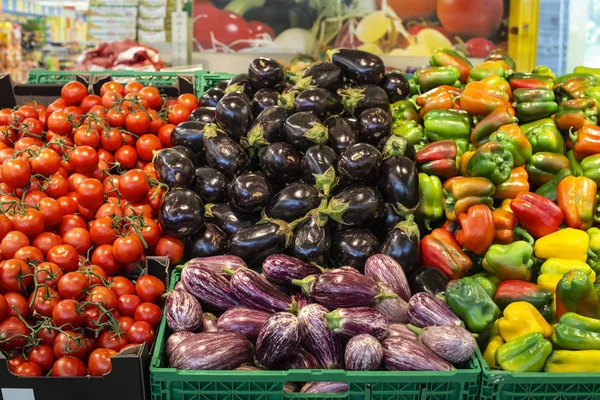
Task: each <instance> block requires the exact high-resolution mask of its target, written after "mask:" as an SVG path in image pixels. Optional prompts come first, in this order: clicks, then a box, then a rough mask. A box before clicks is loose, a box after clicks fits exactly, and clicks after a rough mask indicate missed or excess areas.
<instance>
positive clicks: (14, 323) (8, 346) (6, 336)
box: [0, 317, 154, 352]
mask: <svg viewBox="0 0 600 400" xmlns="http://www.w3.org/2000/svg"><path fill="white" fill-rule="evenodd" d="M134 325H135V324H134ZM148 326H150V325H148ZM132 328H133V325H132ZM150 329H152V327H150ZM138 331H140V332H138V333H137V334H138V336H137V337H138V338H140V337H141V333H142V332H141V331H142V330H141V329H138ZM28 333H29V332H28V329H27V326H25V324H24V323H23V322H22V321H21V320H20V319H19V318H16V317H8V318H6V319H5V320H4V321H2V322H0V337H1V338H2V341H0V350H4V351H7V352H10V351H12V350H20V349H22V348H23V346H25V344H26V343H27V334H28ZM152 333H153V334H154V331H152ZM153 339H154V338H153Z"/></svg>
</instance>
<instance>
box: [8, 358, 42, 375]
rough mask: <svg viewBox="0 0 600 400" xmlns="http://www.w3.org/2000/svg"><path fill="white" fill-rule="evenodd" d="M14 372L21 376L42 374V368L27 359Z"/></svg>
mask: <svg viewBox="0 0 600 400" xmlns="http://www.w3.org/2000/svg"><path fill="white" fill-rule="evenodd" d="M14 374H15V375H19V376H42V369H41V368H40V366H39V365H37V364H36V363H34V362H30V361H25V362H24V363H22V364H19V365H18V366H17V367H16V368H15V370H14Z"/></svg>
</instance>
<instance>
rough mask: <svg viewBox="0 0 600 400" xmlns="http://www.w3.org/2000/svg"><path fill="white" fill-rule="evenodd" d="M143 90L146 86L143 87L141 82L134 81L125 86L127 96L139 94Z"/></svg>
mask: <svg viewBox="0 0 600 400" xmlns="http://www.w3.org/2000/svg"><path fill="white" fill-rule="evenodd" d="M143 88H144V85H142V84H141V83H140V82H138V81H132V82H129V83H128V84H127V85H125V88H124V93H125V94H129V93H139V92H140V90H142V89H143Z"/></svg>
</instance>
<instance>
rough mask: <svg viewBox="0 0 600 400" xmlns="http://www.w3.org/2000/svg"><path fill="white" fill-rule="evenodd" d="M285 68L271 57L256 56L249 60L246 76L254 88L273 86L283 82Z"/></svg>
mask: <svg viewBox="0 0 600 400" xmlns="http://www.w3.org/2000/svg"><path fill="white" fill-rule="evenodd" d="M284 77H285V70H284V69H283V67H282V66H281V64H279V63H278V62H277V61H275V60H273V59H271V58H265V57H258V58H255V59H254V60H252V61H250V65H249V66H248V78H249V81H250V83H251V84H252V86H253V87H255V88H256V89H262V88H275V87H277V86H279V85H281V84H282V83H283V79H284Z"/></svg>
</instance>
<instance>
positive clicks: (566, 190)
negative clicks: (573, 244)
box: [556, 176, 597, 230]
mask: <svg viewBox="0 0 600 400" xmlns="http://www.w3.org/2000/svg"><path fill="white" fill-rule="evenodd" d="M596 189H597V186H596V182H594V181H593V180H591V179H589V178H586V177H585V176H577V177H575V176H567V177H566V178H565V179H563V180H562V181H560V183H559V184H558V187H557V189H556V199H557V203H558V206H559V207H560V209H561V210H562V212H563V215H564V218H565V224H566V225H567V226H569V227H571V228H576V229H583V230H586V229H589V228H591V226H592V225H593V224H594V216H595V214H596V205H597V203H596Z"/></svg>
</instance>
